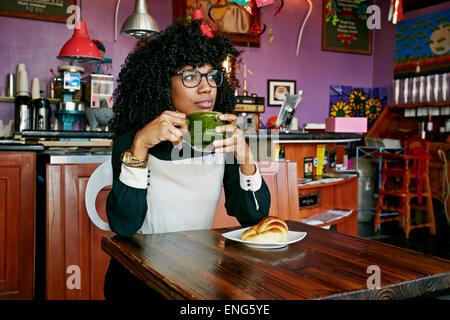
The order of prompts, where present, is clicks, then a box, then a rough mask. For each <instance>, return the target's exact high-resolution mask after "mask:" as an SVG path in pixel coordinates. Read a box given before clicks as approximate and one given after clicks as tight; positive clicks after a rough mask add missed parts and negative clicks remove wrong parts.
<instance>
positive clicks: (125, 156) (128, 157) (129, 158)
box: [120, 149, 148, 168]
mask: <svg viewBox="0 0 450 320" xmlns="http://www.w3.org/2000/svg"><path fill="white" fill-rule="evenodd" d="M120 160H121V161H122V163H123V164H124V165H126V166H127V167H131V168H147V163H148V153H147V156H146V157H145V159H144V160H138V159H136V158H135V157H134V156H133V154H132V153H131V150H130V149H128V150H127V151H125V152H123V153H122V154H121V156H120Z"/></svg>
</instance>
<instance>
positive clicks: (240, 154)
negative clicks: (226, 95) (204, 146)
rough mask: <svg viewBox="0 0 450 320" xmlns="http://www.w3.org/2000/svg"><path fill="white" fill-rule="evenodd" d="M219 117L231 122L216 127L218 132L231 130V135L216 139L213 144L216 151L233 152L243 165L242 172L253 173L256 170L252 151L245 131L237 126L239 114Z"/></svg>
mask: <svg viewBox="0 0 450 320" xmlns="http://www.w3.org/2000/svg"><path fill="white" fill-rule="evenodd" d="M219 119H220V120H222V121H228V122H230V123H228V124H226V125H223V126H218V127H216V131H217V132H230V133H231V136H229V137H227V138H226V139H223V140H215V141H214V142H213V145H214V147H215V149H214V150H215V152H217V153H226V152H233V153H234V156H235V157H236V160H237V161H238V163H239V164H240V165H241V172H242V173H243V174H245V175H253V174H254V173H255V172H256V167H255V161H254V158H253V154H252V151H251V150H250V148H249V146H248V144H247V142H246V141H245V137H244V133H243V132H242V130H241V129H239V128H238V126H237V116H236V115H234V114H221V115H220V116H219Z"/></svg>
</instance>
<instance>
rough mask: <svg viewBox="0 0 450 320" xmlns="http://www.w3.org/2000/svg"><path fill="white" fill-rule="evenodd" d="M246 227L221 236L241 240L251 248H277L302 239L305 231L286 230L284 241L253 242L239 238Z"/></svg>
mask: <svg viewBox="0 0 450 320" xmlns="http://www.w3.org/2000/svg"><path fill="white" fill-rule="evenodd" d="M247 229H248V228H242V229H237V230H233V231H230V232H226V233H222V236H224V237H225V238H227V239H230V240H233V241H237V242H242V243H243V244H245V245H246V246H248V247H252V248H259V249H279V248H284V247H286V246H287V245H288V244H291V243H294V242H297V241H300V240H302V239H303V238H304V237H306V232H298V231H288V238H287V240H286V241H285V242H277V243H260V242H253V241H246V240H242V239H241V234H242V232H244V231H245V230H247Z"/></svg>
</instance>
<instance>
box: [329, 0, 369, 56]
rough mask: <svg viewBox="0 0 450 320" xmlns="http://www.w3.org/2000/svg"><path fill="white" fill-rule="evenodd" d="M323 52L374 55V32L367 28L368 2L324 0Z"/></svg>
mask: <svg viewBox="0 0 450 320" xmlns="http://www.w3.org/2000/svg"><path fill="white" fill-rule="evenodd" d="M322 2H323V12H322V50H324V51H335V52H344V53H354V54H365V55H371V54H372V30H371V29H369V28H368V27H367V19H368V18H369V16H368V15H367V7H368V6H369V5H370V4H371V3H372V1H371V0H368V1H359V2H360V3H357V1H331V0H322Z"/></svg>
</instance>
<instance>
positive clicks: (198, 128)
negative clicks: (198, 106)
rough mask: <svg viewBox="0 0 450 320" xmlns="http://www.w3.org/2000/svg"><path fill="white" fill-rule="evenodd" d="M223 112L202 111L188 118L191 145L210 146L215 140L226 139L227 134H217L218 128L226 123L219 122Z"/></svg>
mask: <svg viewBox="0 0 450 320" xmlns="http://www.w3.org/2000/svg"><path fill="white" fill-rule="evenodd" d="M221 114H222V113H221V112H215V111H200V112H194V113H191V114H190V115H188V116H187V125H188V129H189V134H190V136H191V145H193V146H194V145H197V146H198V145H203V146H205V145H209V144H211V143H213V141H214V140H216V139H217V140H220V139H225V138H226V133H225V132H224V133H219V132H216V131H215V129H216V127H217V126H223V125H225V124H226V123H225V122H223V121H222V120H219V115H221Z"/></svg>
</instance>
